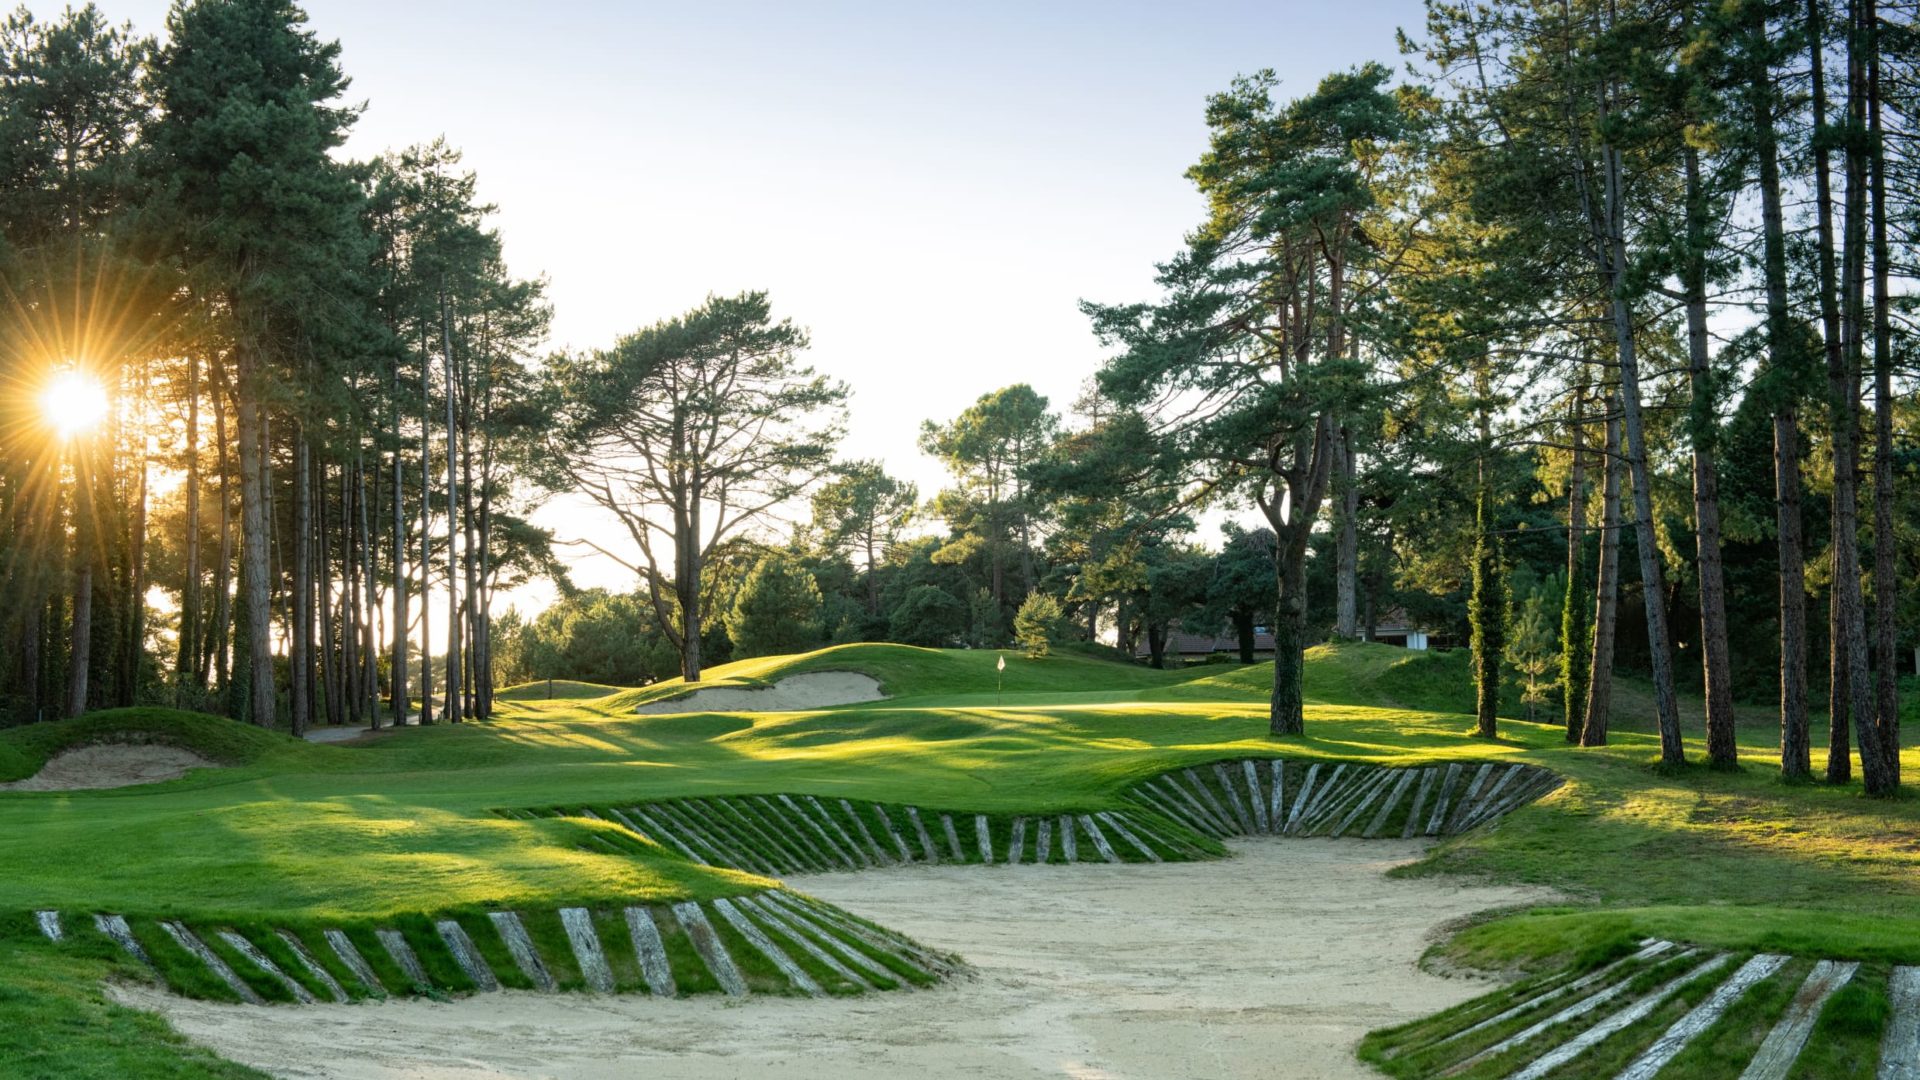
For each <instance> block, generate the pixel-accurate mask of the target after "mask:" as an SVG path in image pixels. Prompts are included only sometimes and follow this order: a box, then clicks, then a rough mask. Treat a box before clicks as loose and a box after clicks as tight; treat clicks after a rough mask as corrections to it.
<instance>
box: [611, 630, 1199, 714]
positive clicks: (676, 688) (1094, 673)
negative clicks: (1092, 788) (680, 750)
mask: <svg viewBox="0 0 1920 1080" xmlns="http://www.w3.org/2000/svg"><path fill="white" fill-rule="evenodd" d="M1001 657H1005V658H1006V661H1007V667H1006V670H1005V671H1004V672H1001V671H999V670H998V668H997V663H998V661H999V660H1000V658H1001ZM809 671H856V672H859V673H860V674H863V675H871V676H872V677H873V678H875V679H877V680H878V681H879V683H880V686H881V687H882V689H884V690H885V691H886V694H887V696H888V697H889V698H892V699H895V700H896V701H898V700H899V699H902V698H921V697H933V696H943V697H955V696H965V697H968V698H974V697H977V696H980V695H984V696H985V697H986V698H987V699H988V700H991V699H992V698H993V696H994V695H995V694H996V693H1001V694H1006V695H1014V694H1034V693H1045V694H1062V693H1067V694H1074V693H1097V692H1103V691H1117V690H1144V689H1149V688H1153V687H1159V686H1167V685H1171V684H1173V683H1177V682H1179V681H1181V680H1182V678H1183V677H1184V676H1182V675H1181V674H1180V673H1178V672H1172V671H1155V670H1153V669H1151V668H1143V667H1139V666H1137V665H1134V664H1127V663H1119V662H1115V661H1112V660H1108V659H1105V658H1097V657H1094V656H1089V655H1083V654H1079V653H1056V654H1055V655H1052V656H1046V657H1041V658H1040V659H1037V660H1033V659H1028V658H1027V657H1026V656H1025V655H1024V654H1023V653H1021V652H1020V651H1019V650H1017V649H1004V650H994V649H923V648H919V647H917V646H913V645H893V644H885V643H861V644H853V645H835V646H832V647H830V648H825V649H817V650H815V651H813V652H808V653H797V654H794V655H791V656H761V657H755V658H753V659H751V660H736V661H734V662H733V663H731V664H721V665H720V666H718V667H713V668H708V669H707V670H706V671H705V672H704V673H703V674H702V677H701V680H700V682H698V683H694V684H689V683H688V682H686V681H685V680H683V679H667V680H665V681H662V682H657V683H654V684H653V685H652V686H646V687H641V688H640V689H638V690H626V691H622V692H620V693H618V694H614V695H612V696H611V697H608V698H605V699H603V700H601V701H599V702H596V703H595V704H596V705H597V706H598V707H600V708H603V709H606V710H608V711H625V710H631V709H633V708H634V707H635V706H638V705H643V704H646V703H647V702H651V701H659V700H661V699H663V698H671V697H676V696H678V695H681V694H685V693H688V692H689V691H691V690H694V689H698V688H706V687H716V686H720V687H739V688H742V689H755V688H759V687H765V686H771V685H772V684H774V683H776V682H779V681H780V680H781V679H784V678H786V677H787V676H789V675H799V674H802V673H804V672H809ZM996 685H997V686H998V687H999V689H998V690H996Z"/></svg>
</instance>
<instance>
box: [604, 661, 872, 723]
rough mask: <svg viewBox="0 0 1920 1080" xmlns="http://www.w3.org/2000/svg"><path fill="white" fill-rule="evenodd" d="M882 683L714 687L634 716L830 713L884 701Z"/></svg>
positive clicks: (825, 674) (822, 675)
mask: <svg viewBox="0 0 1920 1080" xmlns="http://www.w3.org/2000/svg"><path fill="white" fill-rule="evenodd" d="M886 696H887V695H885V694H883V693H881V692H880V683H879V682H878V681H877V680H875V679H874V678H873V677H872V676H871V675H862V674H860V673H859V672H855V671H810V672H807V673H806V674H804V675H789V676H787V677H786V678H784V679H781V680H780V681H779V682H776V683H774V684H773V685H772V686H767V687H761V688H759V689H747V688H744V687H738V686H714V687H708V688H707V689H704V690H695V691H694V692H693V693H691V694H684V695H682V696H680V697H676V698H668V699H666V700H664V701H649V702H647V703H646V704H645V705H642V706H640V707H638V708H636V709H634V710H633V711H634V712H637V713H642V714H654V713H695V712H798V711H800V710H802V709H826V708H831V707H833V706H835V705H854V704H858V703H859V702H862V701H883V700H885V699H886Z"/></svg>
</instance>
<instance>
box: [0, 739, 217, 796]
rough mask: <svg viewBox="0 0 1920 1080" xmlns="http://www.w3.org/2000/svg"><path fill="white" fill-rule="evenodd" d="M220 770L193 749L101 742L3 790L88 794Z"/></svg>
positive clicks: (63, 755) (64, 754) (56, 760)
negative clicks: (197, 771) (100, 790)
mask: <svg viewBox="0 0 1920 1080" xmlns="http://www.w3.org/2000/svg"><path fill="white" fill-rule="evenodd" d="M212 768H218V766H217V765H215V764H214V763H213V762H211V761H208V760H207V759H206V758H203V757H201V756H200V755H199V754H196V753H194V752H193V751H191V750H182V749H180V748H179V747H177V746H160V745H158V744H154V743H101V744H99V745H96V746H78V747H75V748H73V749H72V750H62V751H61V752H59V753H58V754H55V755H53V757H51V758H48V759H47V763H46V764H45V765H42V766H41V767H40V771H39V772H37V773H35V774H33V775H32V776H30V777H28V778H27V779H25V780H15V781H14V782H12V783H10V784H0V791H85V790H89V789H93V788H117V787H132V786H133V785H135V784H157V783H159V782H161V781H162V780H178V779H180V778H181V777H183V776H185V775H187V770H188V769H212Z"/></svg>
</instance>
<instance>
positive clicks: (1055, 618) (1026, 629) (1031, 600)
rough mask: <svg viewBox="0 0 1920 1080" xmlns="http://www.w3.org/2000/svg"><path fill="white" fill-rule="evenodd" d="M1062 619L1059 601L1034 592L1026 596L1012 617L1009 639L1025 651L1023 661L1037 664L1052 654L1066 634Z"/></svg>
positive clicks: (1063, 616) (1064, 619)
mask: <svg viewBox="0 0 1920 1080" xmlns="http://www.w3.org/2000/svg"><path fill="white" fill-rule="evenodd" d="M1065 623H1066V616H1065V614H1064V613H1063V612H1061V610H1060V601H1058V600H1055V599H1054V598H1053V597H1051V596H1048V595H1047V594H1046V593H1042V592H1037V593H1033V594H1031V595H1029V596H1028V597H1027V599H1026V601H1025V602H1024V603H1022V604H1021V605H1020V610H1019V612H1018V613H1016V614H1015V615H1014V617H1013V638H1014V640H1015V641H1018V642H1019V643H1020V645H1021V647H1022V648H1024V649H1026V651H1027V659H1029V660H1037V659H1039V658H1040V657H1043V656H1046V655H1047V654H1048V653H1050V652H1052V651H1053V646H1054V645H1055V644H1056V643H1057V642H1059V641H1060V639H1061V638H1062V637H1064V636H1065V634H1066V625H1065Z"/></svg>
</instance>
